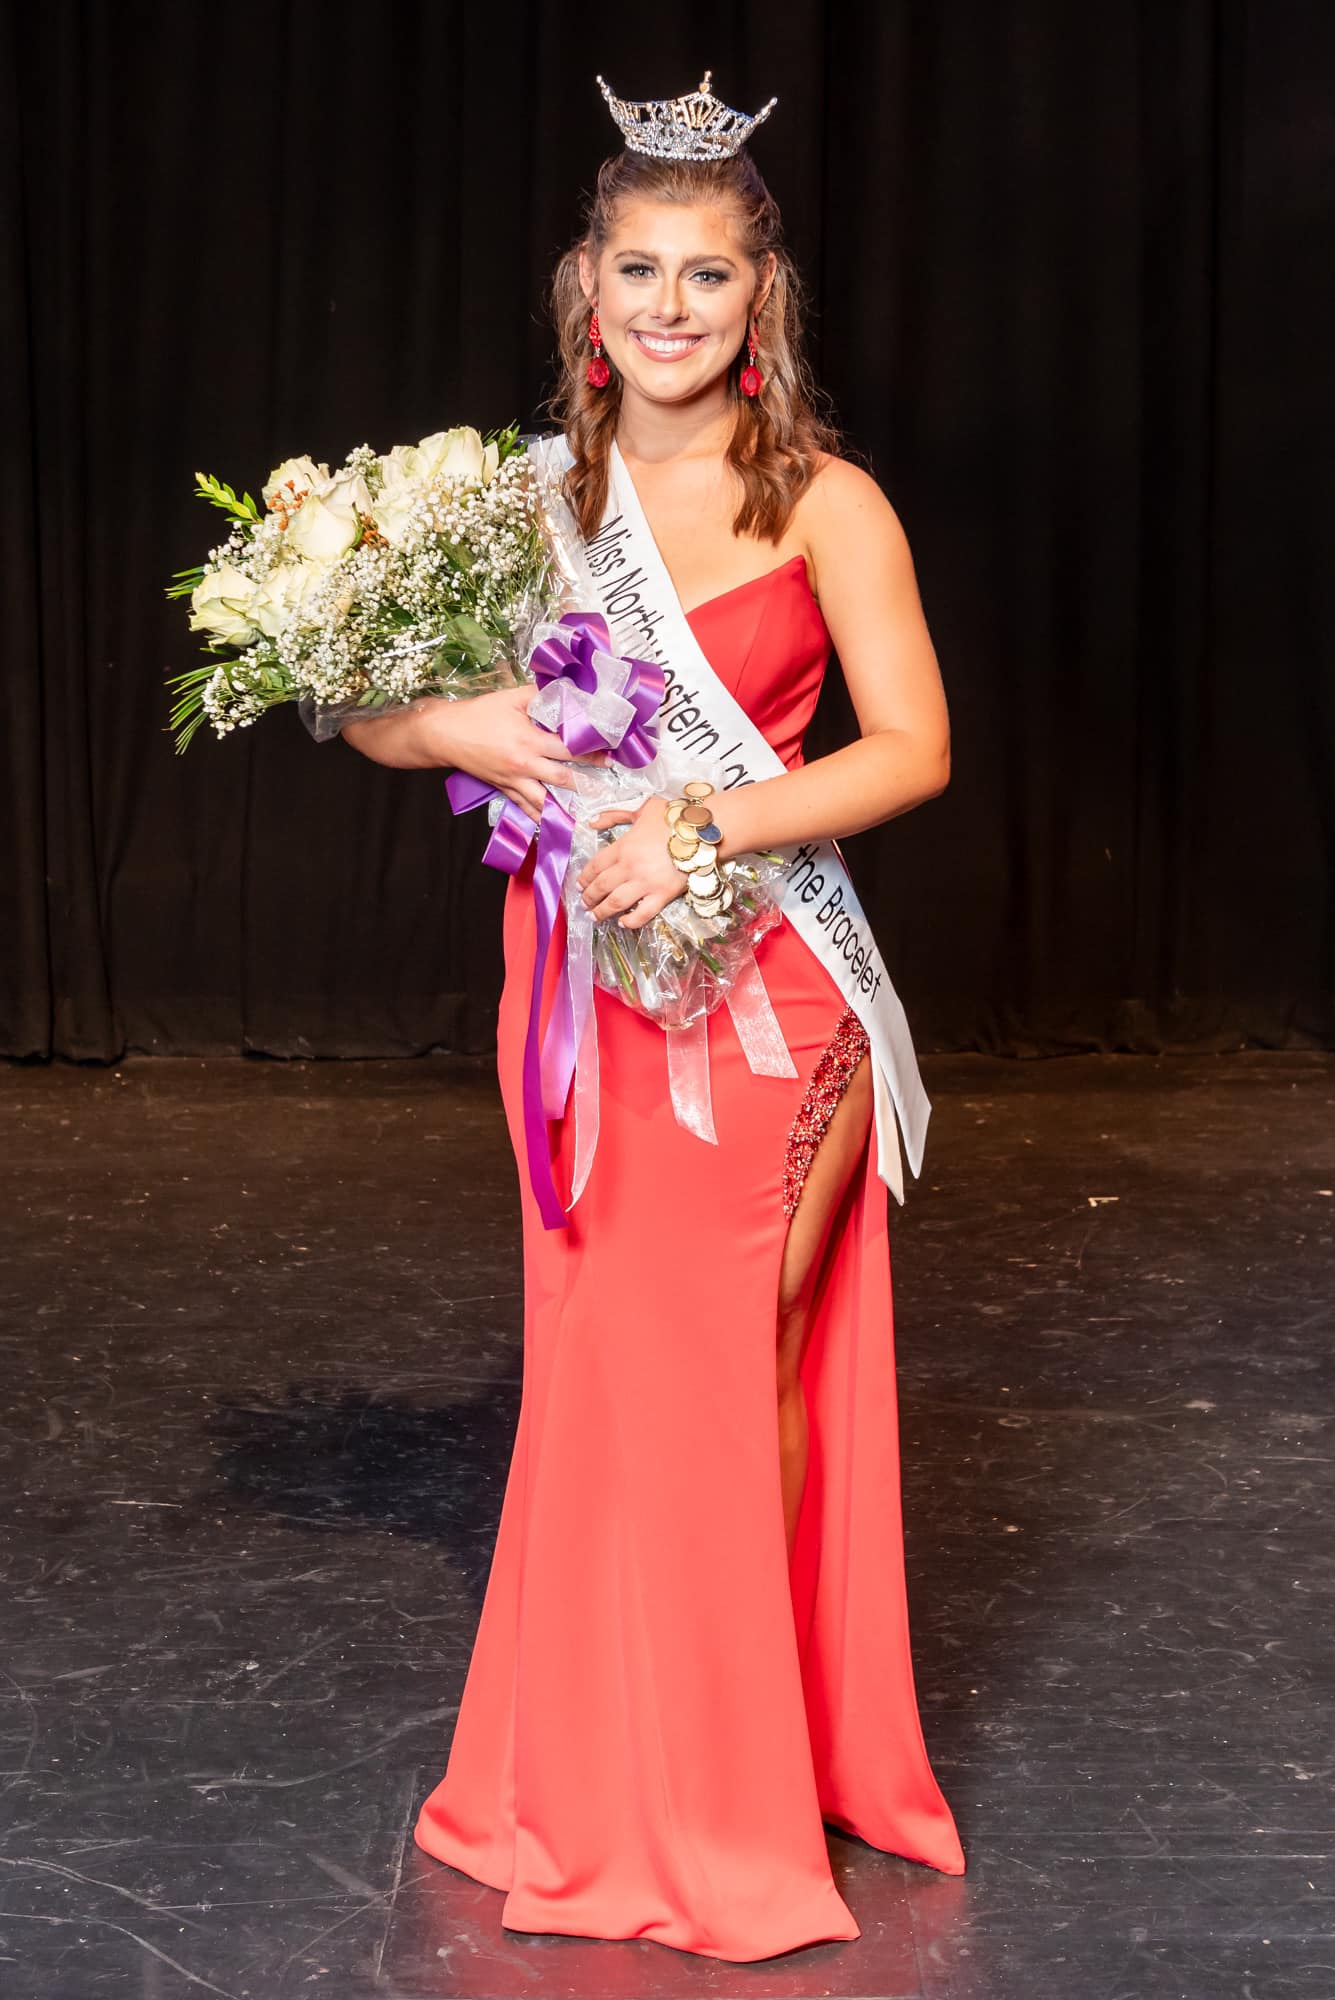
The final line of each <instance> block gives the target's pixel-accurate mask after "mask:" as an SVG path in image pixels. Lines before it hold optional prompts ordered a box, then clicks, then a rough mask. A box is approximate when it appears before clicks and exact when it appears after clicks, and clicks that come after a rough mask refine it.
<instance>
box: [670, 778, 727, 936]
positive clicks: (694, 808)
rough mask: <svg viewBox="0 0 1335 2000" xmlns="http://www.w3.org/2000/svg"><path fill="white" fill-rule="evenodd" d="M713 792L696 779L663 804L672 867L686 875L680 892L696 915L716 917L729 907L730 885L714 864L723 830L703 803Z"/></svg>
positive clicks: (716, 860)
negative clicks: (683, 886)
mask: <svg viewBox="0 0 1335 2000" xmlns="http://www.w3.org/2000/svg"><path fill="white" fill-rule="evenodd" d="M713 795H714V787H713V786H712V785H707V784H705V782H704V780H703V779H696V780H695V782H694V783H692V784H689V785H683V786H682V788H681V797H680V798H675V799H669V800H668V804H667V818H668V854H669V856H670V857H671V861H672V865H673V867H674V868H677V869H679V870H680V871H681V873H682V874H683V875H684V876H685V877H686V884H685V888H684V890H683V894H684V895H685V897H686V901H687V902H688V903H689V904H690V906H691V909H692V910H693V911H694V912H695V914H696V916H697V917H719V916H722V915H723V913H724V912H725V911H726V910H730V909H731V908H732V898H733V889H732V884H731V882H726V881H724V879H723V876H722V874H721V873H720V870H719V867H718V851H719V846H720V844H721V842H722V840H723V830H722V828H721V827H718V826H716V825H715V824H714V815H713V814H712V813H711V812H710V810H709V807H708V806H707V805H706V804H705V803H704V802H705V800H706V799H709V798H712V797H713ZM724 867H725V868H726V867H728V864H727V863H726V862H725V863H724ZM729 872H731V870H729Z"/></svg>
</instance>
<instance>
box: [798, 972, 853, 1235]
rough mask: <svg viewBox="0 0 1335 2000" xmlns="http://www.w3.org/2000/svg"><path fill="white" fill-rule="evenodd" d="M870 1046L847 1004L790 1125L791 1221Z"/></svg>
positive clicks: (822, 1052) (823, 1050) (822, 1051)
mask: <svg viewBox="0 0 1335 2000" xmlns="http://www.w3.org/2000/svg"><path fill="white" fill-rule="evenodd" d="M869 1046H870V1044H869V1043H868V1041H867V1030H866V1029H865V1028H864V1027H863V1025H862V1023H861V1021H860V1020H859V1019H858V1017H857V1015H856V1014H855V1013H854V1011H853V1009H852V1008H851V1007H845V1009H844V1011H843V1013H842V1014H841V1015H840V1016H839V1020H838V1023H837V1025H836V1027H835V1031H834V1033H833V1034H832V1035H831V1037H830V1039H829V1041H828V1042H827V1043H826V1044H825V1047H824V1048H823V1049H822V1050H821V1052H820V1060H819V1061H818V1062H817V1064H816V1067H815V1069H814V1070H813V1071H812V1074H811V1082H810V1083H809V1084H808V1085H807V1090H806V1095H805V1096H804V1097H803V1099H802V1103H801V1106H800V1108H799V1110H798V1113H797V1116H796V1118H794V1120H793V1122H792V1125H791V1126H790V1127H789V1131H788V1146H787V1150H786V1152H785V1154H784V1162H783V1212H784V1214H785V1215H786V1216H788V1217H789V1218H790V1220H791V1218H792V1216H793V1214H794V1213H795V1211H796V1209H797V1203H798V1197H799V1196H800V1195H801V1192H802V1189H803V1187H804V1186H805V1184H806V1178H807V1173H808V1170H809V1169H810V1166H811V1162H812V1161H813V1160H814V1159H815V1157H816V1149H817V1147H818V1146H819V1145H820V1142H821V1140H822V1139H823V1138H824V1137H825V1131H826V1127H827V1126H828V1125H829V1122H830V1120H831V1118H833V1116H834V1114H835V1110H836V1107H837V1106H838V1103H839V1100H840V1098H841V1097H842V1096H843V1094H844V1092H845V1091H846V1090H847V1089H848V1086H849V1083H850V1082H851V1080H852V1076H853V1072H854V1070H855V1069H856V1068H857V1066H858V1064H859V1063H860V1062H861V1060H862V1058H863V1056H864V1055H866V1053H867V1050H868V1047H869Z"/></svg>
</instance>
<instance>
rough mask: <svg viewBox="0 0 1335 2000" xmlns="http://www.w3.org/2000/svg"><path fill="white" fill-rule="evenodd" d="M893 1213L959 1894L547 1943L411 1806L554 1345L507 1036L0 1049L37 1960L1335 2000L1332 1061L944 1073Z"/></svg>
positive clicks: (432, 1981)
mask: <svg viewBox="0 0 1335 2000" xmlns="http://www.w3.org/2000/svg"><path fill="white" fill-rule="evenodd" d="M924 1071H925V1074H926V1079H927V1085H928V1090H929V1092H930V1094H931V1096H932V1099H933V1103H934V1107H935V1109H934V1116H933V1121H932V1127H931V1132H930V1136H929V1140H928V1149H927V1165H926V1170H925V1173H924V1177H923V1179H922V1181H920V1182H918V1183H910V1187H909V1200H908V1206H907V1208H906V1209H905V1210H902V1211H900V1210H897V1209H894V1208H893V1207H892V1219H891V1228H892V1244H893V1257H894V1276H895V1298H896V1308H897V1319H898V1327H897V1337H898V1346H899V1358H900V1382H901V1400H902V1414H903V1438H904V1458H905V1506H906V1516H907V1523H908V1549H909V1557H910V1589H911V1602H912V1611H913V1621H914V1623H913V1631H914V1650H915V1660H916V1669H917V1677H918V1686H919V1694H920V1700H921V1707H922V1714H923V1725H924V1731H925V1734H926V1737H927V1741H928V1746H929V1749H930V1751H931V1754H932V1757H933V1761H934V1764H935V1767H936V1770H937V1773H938V1775H939V1777H940V1779H941V1782H942V1786H943V1788H944V1790H945V1792H946V1795H947V1797H948V1798H949V1799H950V1801H951V1804H952V1806H953V1807H954V1810H955V1813H956V1816H957V1819H958V1821H959V1827H960V1833H961V1837H962V1839H963V1841H964V1846H965V1852H966V1855H967V1857H968V1873H967V1875H966V1876H964V1877H963V1878H956V1879H952V1878H946V1877H941V1876H935V1875H933V1874H931V1873H930V1872H929V1871H927V1870H925V1869H923V1868H919V1867H915V1866H913V1865H912V1864H909V1863H906V1862H903V1861H900V1860H897V1859H895V1858H894V1857H892V1856H889V1855H886V1854H882V1853H879V1852H877V1851H875V1850H873V1849H871V1848H868V1847H866V1846H865V1845H863V1844H862V1843H861V1842H859V1841H857V1840H855V1839H851V1838H848V1837H845V1836H842V1835H840V1834H838V1833H836V1832H834V1831H833V1830H832V1831H831V1832H830V1836H829V1838H830V1847H831V1853H832V1856H833V1858H834V1865H835V1868H836V1871H837V1874H838V1879H839V1882H840V1887H841V1889H842V1891H843V1893H844V1895H845V1897H846V1898H847V1900H848V1902H849V1903H850V1905H851V1906H852V1908H853V1910H854V1911H855V1913H856V1915H857V1917H858V1920H859V1922H860V1923H861V1925H862V1927H863V1935H862V1937H861V1938H860V1939H859V1940H856V1941H855V1942H852V1943H847V1944H828V1945H820V1946H816V1947H813V1948H810V1949H808V1950H805V1951H802V1952H797V1953H793V1954H789V1955H788V1956H786V1957H783V1958H778V1959H771V1960H768V1961H765V1962H762V1963H760V1964H755V1965H747V1966H736V1965H726V1964H723V1963H721V1962H719V1961H715V1960H708V1959H702V1958H692V1957H689V1956H686V1955H683V1954H681V1953H678V1952H674V1951H671V1950H669V1949H668V1948H667V1947H664V1946H661V1945H656V1944H652V1943H646V1942H643V1941H640V1942H631V1943H606V1942H590V1941H586V1940H581V1939H575V1938H555V1937H541V1938H538V1937H531V1936H528V1935H525V1934H520V1933H513V1932H507V1931H505V1930H503V1929H502V1928H501V1926H500V1923H499V1917H498V1912H499V1909H500V1905H501V1900H502V1899H501V1897H500V1895H499V1893H498V1892H497V1891H495V1890H492V1889H487V1888H483V1887H481V1886H479V1885H477V1884H475V1883H473V1882H472V1881H470V1880H469V1879H468V1878H467V1877H464V1876H460V1875H458V1874H456V1873H455V1872H454V1871H452V1870H448V1869H444V1868H442V1867H440V1866H439V1865H437V1864H436V1863H434V1862H431V1861H429V1860H428V1858H427V1857H426V1856H425V1855H424V1854H422V1853H421V1852H420V1851H419V1850H418V1849H417V1848H416V1847H415V1846H414V1845H413V1843H412V1841H411V1838H410V1828H411V1823H412V1820H413V1817H414V1815H415V1812H416V1807H417V1804H418V1802H419V1801H420V1799H421V1797H422V1796H423V1794H424V1793H425V1791H426V1790H427V1789H428V1788H429V1786H430V1785H431V1784H433V1783H434V1782H435V1780H436V1778H437V1777H438V1775H439V1773H440V1772H441V1770H442V1769H443V1767H444V1761H445V1755H446V1750H447V1747H448V1742H449V1736H450V1729H451V1724H452V1718H453V1715H454V1710H455V1704H456V1702H457V1700H458V1697H459V1693H460V1689H461V1686H462V1681H463V1674H464V1669H465V1666H466V1663H467V1659H468V1654H469V1648H470V1645H471V1640H472V1634H473V1629H474V1626H475V1622H476V1618H477V1612H478V1607H479V1603H480V1599H481V1592H482V1589H483V1585H484V1583H485V1579H486V1573H487V1564H488V1561H489V1557H490V1551H491V1544H492V1539H493V1535H494V1533H495V1526H496V1519H497V1512H498V1508H499V1504H500V1497H501V1492H502V1487H503V1483H504V1477H505V1471H506V1465H507V1460H508V1454H509V1448H510V1440H511V1437H512V1434H513V1428H514V1423H515V1417H516V1411H517V1407H518V1391H519V1375H520V1351H519V1330H520V1291H519V1286H520V1267H519V1249H518V1241H517V1217H516V1204H515V1181H514V1169H513V1165H512V1163H511V1160H510V1157H509V1153H508V1151H507V1148H506V1143H505V1134H504V1128H503V1125H502V1121H501V1114H500V1110H499V1105H498V1102H497V1098H496V1093H495V1087H494V1080H493V1078H492V1076H491V1074H490V1071H489V1069H488V1068H487V1067H486V1066H485V1065H484V1066H482V1067H478V1066H476V1065H470V1064H467V1063H460V1062H453V1061H449V1060H442V1059H421V1060H415V1061H412V1060H409V1061H401V1062H349V1063H334V1062H320V1063H290V1064H288V1063H277V1062H268V1061H262V1060H261V1061H253V1060H249V1059H244V1060H235V1061H195V1060H175V1061H173V1060H161V1059H149V1058H141V1059H136V1060H133V1061H130V1062H127V1063H125V1064H123V1065H122V1066H121V1067H120V1068H118V1069H115V1070H109V1069H105V1068H101V1067H86V1066H76V1065H72V1064H65V1063H59V1064H56V1065H55V1066H53V1067H49V1068H43V1067H28V1066H13V1065H11V1066H9V1067H7V1068H4V1069H0V1094H2V1095H3V1131H4V1159H5V1174H4V1182H5V1186H4V1196H5V1198H4V1204H3V1209H2V1210H0V1231H2V1232H3V1266H2V1267H0V1298H2V1300H3V1353H2V1359H3V1371H4V1373H3V1384H4V1387H3V1408H2V1410H0V1422H2V1426H3V1428H2V1429H0V1476H2V1477H3V1480H4V1482H5V1487H6V1491H5V1494H4V1499H3V1506H2V1508H0V1534H2V1535H3V1538H4V1560H3V1596H2V1598H0V1604H2V1606H3V1608H2V1610H0V1665H2V1667H3V1671H2V1672H0V1737H2V1739H3V1740H2V1741H0V1991H3V1992H4V1994H5V1995H6V1996H12V2000H111V1996H116V2000H121V1996H131V1995H133V1996H146V2000H200V1996H202V1995H205V1994H219V1995H228V1996H232V2000H288V1996H297V1995H307V1994H312V1993H320V1994H326V1993H327V1994H329V1995H332V1996H337V2000H362V1996H369V1995H377V1996H379V1995H398V1996H403V2000H409V1996H411V2000H425V1997H426V1996H446V1995H448V1996H451V2000H454V1996H469V1997H470V2000H513V1996H516V1995H521V1994H522V1995H531V1996H538V2000H546V1996H568V2000H612V1996H616V2000H641V1996H643V2000H659V1996H663V1995H678V1994H680V1995H691V1994H710V1995H720V1994H726V1995H750V1996H780V1995H782V1996H801V2000H806V1996H814V1995H818V1994H819V1995H843V1996H862V1997H863V2000H870V1996H882V2000H889V1997H890V1996H903V2000H909V1996H921V2000H1049V1996H1050V2000H1167V1996H1172V2000H1229V1996H1239V2000H1280V1997H1281V1996H1287V1995H1290V1994H1302V1995H1311V1996H1314V1997H1315V2000H1332V1996H1335V1900H1333V1892H1335V1868H1333V1867H1332V1861H1331V1850H1332V1845H1333V1844H1335V1793H1333V1789H1332V1787H1333V1782H1335V1751H1333V1749H1332V1746H1333V1745H1335V1717H1333V1716H1332V1706H1335V1704H1333V1702H1332V1683H1333V1681H1335V1668H1332V1665H1331V1654H1332V1643H1333V1636H1335V1622H1333V1620H1332V1589H1331V1585H1332V1567H1333V1560H1332V1555H1331V1543H1330V1536H1329V1517H1330V1514H1331V1511H1332V1506H1331V1503H1332V1500H1333V1499H1335V1479H1333V1478H1332V1465H1333V1463H1335V1416H1333V1415H1332V1411H1333V1408H1335V1382H1333V1380H1332V1377H1333V1374H1335V1361H1333V1360H1332V1354H1333V1352H1335V1324H1333V1322H1335V1257H1333V1256H1332V1236H1333V1235H1335V1057H1328V1056H1320V1055H1303V1054H1295V1055H1264V1054H1245V1055H1233V1056H1226V1057H1202V1058H1150V1057H1127V1056H1113V1057H1075V1058H1065V1059H1061V1060H1054V1061H1043V1062H1022V1063H1014V1062H1009V1063H1008V1062H998V1061H991V1060H988V1059H984V1058H980V1057H949V1058H937V1059H929V1060H927V1061H926V1062H925V1064H924Z"/></svg>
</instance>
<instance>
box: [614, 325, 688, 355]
mask: <svg viewBox="0 0 1335 2000" xmlns="http://www.w3.org/2000/svg"><path fill="white" fill-rule="evenodd" d="M630 337H631V339H632V340H633V341H635V342H637V344H638V345H639V346H640V347H642V348H643V349H644V351H645V353H646V354H652V355H653V356H654V358H655V360H657V361H677V360H679V359H680V358H681V356H682V355H683V354H690V353H691V352H692V351H693V350H694V349H695V348H697V347H698V346H699V345H700V342H701V341H702V340H703V339H704V337H705V336H704V334H702V333H643V332H641V330H640V328H639V327H637V326H635V327H631V328H630Z"/></svg>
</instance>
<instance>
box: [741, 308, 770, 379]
mask: <svg viewBox="0 0 1335 2000" xmlns="http://www.w3.org/2000/svg"><path fill="white" fill-rule="evenodd" d="M764 379H765V378H764V376H763V375H762V374H761V372H760V370H759V369H758V368H757V367H756V323H755V321H754V320H752V321H751V324H750V326H749V327H748V328H747V334H746V366H745V368H743V370H742V379H741V391H742V394H743V395H744V396H758V395H759V394H760V390H761V385H762V383H763V382H764Z"/></svg>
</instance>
